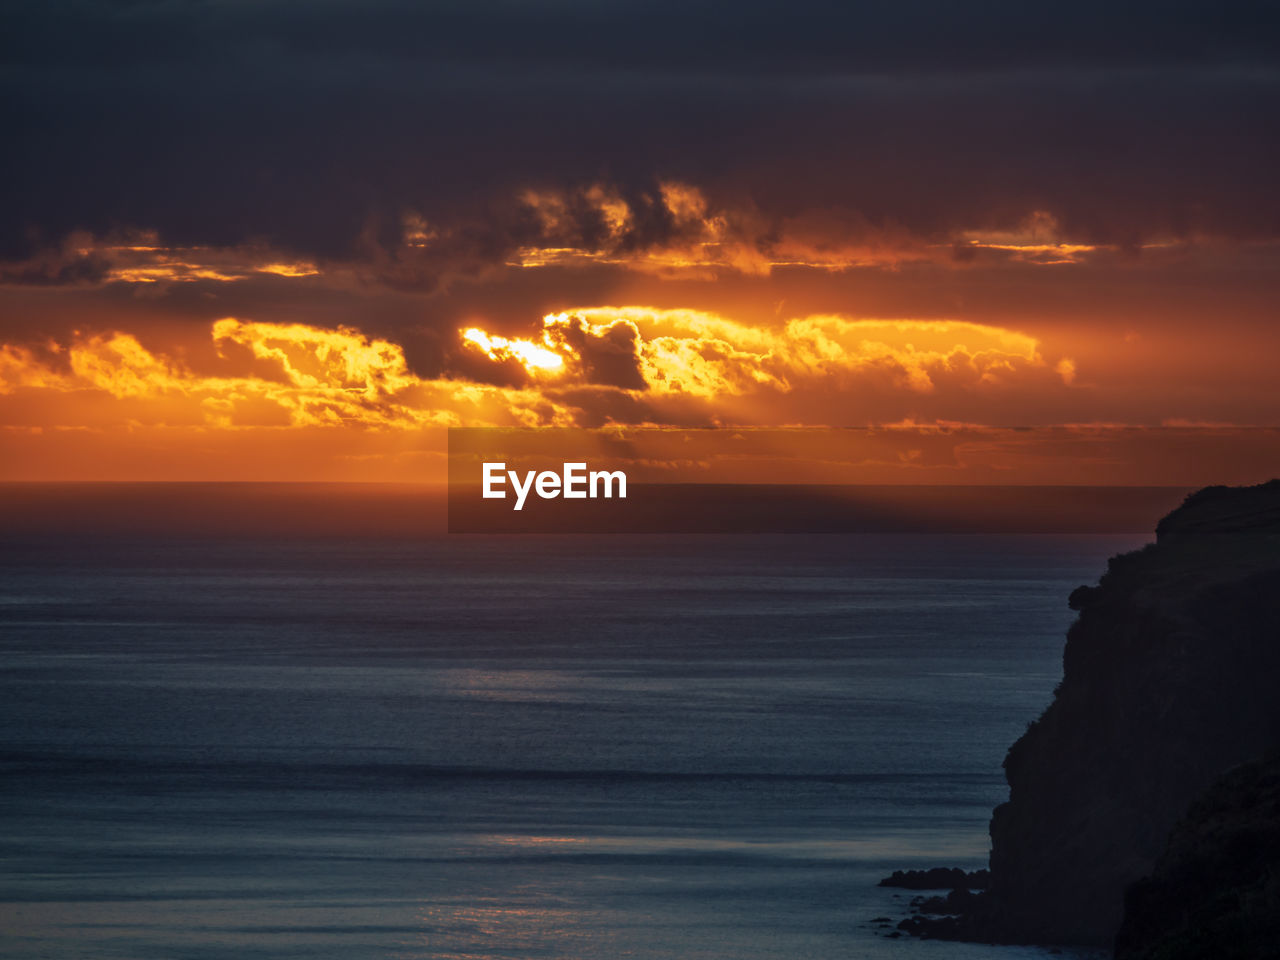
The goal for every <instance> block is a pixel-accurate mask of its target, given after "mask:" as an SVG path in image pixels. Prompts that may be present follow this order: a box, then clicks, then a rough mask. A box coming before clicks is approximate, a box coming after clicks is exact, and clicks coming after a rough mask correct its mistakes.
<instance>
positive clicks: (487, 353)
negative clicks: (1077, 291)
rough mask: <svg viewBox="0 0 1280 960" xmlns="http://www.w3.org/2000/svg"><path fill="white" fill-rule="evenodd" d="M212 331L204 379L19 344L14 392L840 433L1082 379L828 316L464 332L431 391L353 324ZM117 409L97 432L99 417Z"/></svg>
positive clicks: (913, 332)
mask: <svg viewBox="0 0 1280 960" xmlns="http://www.w3.org/2000/svg"><path fill="white" fill-rule="evenodd" d="M209 332H210V337H211V341H212V344H213V346H214V347H215V348H216V356H215V357H214V359H213V360H212V361H210V362H209V363H208V364H206V366H207V369H206V368H203V367H202V368H201V369H199V370H197V369H195V368H193V367H192V366H191V364H190V362H189V361H187V360H185V359H184V353H185V352H184V351H181V350H175V351H172V352H168V353H166V352H163V351H161V350H158V349H155V348H149V347H147V346H145V345H144V344H143V342H142V341H140V340H139V339H138V338H137V337H136V336H135V335H133V334H129V333H124V332H118V331H117V332H114V333H98V334H91V335H87V334H81V335H79V336H76V337H74V338H73V339H72V340H71V341H70V342H69V343H66V344H58V343H51V344H49V345H47V346H46V347H45V348H43V349H40V350H37V349H35V348H33V347H30V346H23V345H19V344H10V345H7V346H4V347H3V352H0V392H3V393H4V394H7V395H10V396H17V395H19V394H21V395H23V396H25V397H26V398H27V399H28V400H30V399H31V398H32V396H33V395H38V394H42V393H43V394H49V393H52V394H60V395H62V396H63V399H62V400H61V401H59V403H58V404H57V408H58V409H59V411H60V413H59V416H62V417H67V416H74V413H73V411H72V410H70V409H69V408H68V404H67V401H66V398H68V397H74V398H78V399H79V401H80V402H79V406H81V407H87V406H91V405H93V404H95V403H99V402H100V401H99V400H98V399H96V398H99V397H104V396H105V397H107V398H111V399H112V400H114V401H117V402H118V403H119V409H118V412H119V416H120V418H121V421H122V422H123V421H125V420H129V419H143V420H146V421H147V422H181V423H204V424H206V425H208V426H211V427H221V428H236V427H247V426H253V425H265V424H281V423H289V424H293V425H295V426H335V427H356V428H375V429H417V428H421V427H423V426H426V425H437V426H439V425H464V424H465V425H514V424H524V425H569V424H597V423H602V422H610V421H613V422H622V423H637V422H639V423H659V424H661V423H668V424H691V423H715V422H738V423H748V424H751V423H771V424H779V423H789V422H803V423H826V422H828V419H827V417H828V416H829V413H830V410H829V409H827V407H829V404H830V400H831V398H832V397H834V396H840V395H846V396H848V397H850V398H860V399H862V400H866V399H867V398H869V397H872V396H878V397H879V398H880V400H879V403H878V405H873V406H868V407H867V413H866V416H864V417H863V418H862V420H863V422H873V421H875V420H876V419H877V418H878V417H879V415H880V413H881V412H888V413H892V414H893V416H894V417H900V416H902V415H905V414H907V413H911V412H913V411H918V410H919V409H921V408H923V407H925V406H929V405H930V404H932V405H933V406H934V407H936V410H937V415H938V416H942V415H943V414H944V413H945V410H946V408H948V407H949V406H951V405H953V403H954V397H955V396H956V395H957V394H959V393H971V394H977V395H981V394H983V393H995V394H998V395H1000V396H1005V395H1007V393H1008V391H1009V390H1011V389H1012V390H1014V391H1019V390H1021V391H1032V392H1035V391H1039V392H1045V391H1061V390H1063V389H1066V387H1065V382H1066V381H1068V380H1069V379H1070V375H1069V373H1070V369H1069V368H1068V367H1064V366H1062V363H1063V361H1060V362H1059V365H1058V367H1057V370H1056V372H1055V369H1054V368H1051V367H1050V365H1049V364H1048V362H1047V361H1046V360H1045V359H1044V358H1043V356H1042V354H1041V349H1040V346H1039V344H1038V343H1037V341H1036V340H1035V339H1033V338H1031V337H1028V336H1026V335H1023V334H1020V333H1017V332H1015V331H1011V330H1006V329H1002V328H996V327H988V326H983V325H980V324H973V323H963V322H954V321H910V320H868V319H848V318H843V317H838V316H829V315H818V316H810V317H804V318H797V319H792V320H788V321H786V322H785V323H783V324H781V325H778V326H754V325H751V324H747V323H743V322H739V321H736V320H733V319H731V318H728V317H723V316H720V315H718V314H714V313H709V312H705V311H695V310H659V309H654V308H648V307H616V308H615V307H592V308H584V309H580V310H574V311H566V312H563V313H556V314H549V315H547V316H546V317H545V318H544V319H543V322H542V332H541V335H540V337H537V338H527V339H522V338H509V337H501V336H497V335H491V334H488V333H486V332H485V331H483V330H481V329H479V328H477V327H470V328H466V329H464V330H462V331H458V332H457V334H456V335H457V345H456V347H455V348H454V352H453V357H454V358H455V360H456V362H455V361H446V367H445V369H444V371H443V372H442V373H441V375H439V376H436V377H429V378H428V377H421V376H419V375H417V374H415V373H413V372H412V371H411V370H410V368H409V365H408V363H407V361H406V359H405V354H404V349H403V347H402V346H401V345H400V344H398V343H396V342H393V341H391V340H389V339H384V338H380V337H371V336H368V335H366V334H364V333H362V332H361V331H358V330H355V329H353V328H349V327H337V328H336V329H327V328H321V327H316V326H311V325H308V324H302V323H268V322H255V321H248V320H241V319H237V318H234V317H226V318H223V319H220V320H217V321H216V322H214V323H213V324H212V325H211V327H210V331H209ZM486 368H492V369H493V371H494V373H495V376H494V377H493V378H492V380H493V381H494V382H489V380H487V379H486V377H485V373H486ZM513 372H514V373H515V378H514V379H512V375H513ZM935 398H937V402H936V403H934V402H933V401H934V399H935ZM37 406H38V404H37ZM73 406H74V405H73ZM104 409H105V408H104ZM104 409H98V410H95V411H94V413H93V415H92V416H91V417H88V419H89V420H90V421H92V422H94V423H99V422H101V420H102V417H103V416H104ZM27 422H28V423H29V425H41V424H42V421H41V420H40V419H39V418H38V417H36V419H34V420H29V421H27ZM78 423H79V421H76V420H74V419H71V420H66V419H64V420H59V421H56V422H55V424H54V425H64V426H67V425H73V426H74V425H77V424H78Z"/></svg>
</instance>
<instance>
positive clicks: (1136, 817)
mask: <svg viewBox="0 0 1280 960" xmlns="http://www.w3.org/2000/svg"><path fill="white" fill-rule="evenodd" d="M1069 603H1070V606H1071V607H1072V608H1073V609H1075V610H1077V611H1078V612H1079V616H1078V618H1077V619H1076V621H1075V623H1074V624H1073V625H1072V626H1071V628H1070V630H1069V631H1068V633H1067V643H1066V648H1065V651H1064V654H1063V680H1062V682H1061V684H1060V685H1059V686H1058V688H1057V690H1056V692H1055V695H1054V699H1053V702H1052V703H1051V704H1050V705H1049V707H1048V709H1047V710H1045V712H1044V714H1043V715H1042V716H1041V717H1040V718H1039V719H1038V720H1036V721H1035V722H1034V723H1032V724H1031V725H1030V726H1029V727H1028V729H1027V732H1026V733H1025V734H1023V736H1022V737H1020V738H1019V739H1018V740H1017V742H1015V743H1014V744H1013V746H1012V747H1011V748H1010V749H1009V752H1008V755H1007V756H1006V758H1005V762H1004V767H1005V774H1006V777H1007V779H1008V782H1009V800H1008V802H1006V803H1004V804H1001V805H1000V806H999V807H997V808H996V810H995V812H994V814H993V816H992V820H991V858H990V877H989V882H988V883H987V884H986V887H987V888H986V890H985V891H983V892H975V893H970V892H969V890H968V889H967V886H969V885H966V889H965V893H964V894H960V895H956V896H951V897H934V898H930V899H929V900H928V901H921V902H919V903H918V904H917V909H918V911H919V912H918V913H917V914H916V915H915V916H912V917H910V918H908V919H907V920H904V921H903V923H902V924H901V928H902V929H904V930H907V931H908V932H911V933H916V934H918V935H921V936H929V937H939V938H946V939H959V940H974V941H982V942H991V943H1038V944H1063V945H1065V944H1097V945H1111V944H1113V943H1114V944H1115V946H1116V949H1117V956H1118V957H1121V958H1123V960H1155V958H1157V957H1159V958H1161V960H1200V958H1205V960H1207V958H1209V957H1241V958H1243V957H1263V956H1270V957H1274V956H1280V753H1278V751H1280V480H1272V481H1271V482H1269V483H1265V484H1261V485H1258V486H1254V487H1243V488H1239V487H1237V488H1229V487H1209V488H1206V489H1204V490H1200V491H1199V492H1197V493H1193V494H1191V495H1190V496H1188V497H1187V499H1186V501H1185V502H1184V503H1183V505H1182V506H1181V507H1179V508H1178V509H1176V510H1174V511H1173V512H1172V513H1170V514H1169V515H1168V516H1166V517H1165V518H1164V519H1163V520H1161V521H1160V523H1159V525H1158V526H1157V528H1156V542H1155V543H1154V544H1149V545H1148V546H1146V547H1144V548H1142V549H1141V550H1137V551H1134V552H1132V553H1127V554H1123V555H1121V556H1117V557H1113V558H1112V559H1111V560H1110V561H1109V563H1108V565H1107V570H1106V573H1105V574H1104V575H1103V576H1102V578H1101V580H1100V581H1099V582H1098V584H1097V586H1092V587H1080V588H1079V589H1077V590H1075V591H1074V592H1073V593H1072V594H1071V597H1070V600H1069ZM1117 935H1119V936H1118V937H1117ZM1264 944H1267V945H1269V946H1268V947H1267V948H1266V949H1263V947H1262V945H1264ZM1267 950H1270V952H1266V951H1267ZM1259 951H1262V952H1259Z"/></svg>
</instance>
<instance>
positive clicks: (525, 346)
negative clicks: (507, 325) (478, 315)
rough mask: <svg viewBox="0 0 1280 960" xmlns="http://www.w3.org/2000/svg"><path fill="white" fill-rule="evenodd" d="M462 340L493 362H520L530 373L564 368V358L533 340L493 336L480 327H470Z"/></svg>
mask: <svg viewBox="0 0 1280 960" xmlns="http://www.w3.org/2000/svg"><path fill="white" fill-rule="evenodd" d="M462 340H463V342H464V343H466V344H467V345H468V346H470V347H473V348H475V349H477V350H479V351H480V352H481V353H483V354H484V355H485V356H487V357H489V358H490V359H491V360H499V361H501V360H508V359H511V358H514V359H516V360H519V361H520V363H521V364H522V365H523V366H524V368H525V369H526V370H528V371H529V372H530V373H539V372H543V373H545V372H557V371H559V370H561V369H562V368H563V367H564V357H562V356H560V354H558V353H556V352H555V351H554V350H551V349H549V348H548V347H546V346H541V345H539V344H536V343H534V342H533V341H532V340H519V339H516V340H508V339H507V338H506V337H497V336H491V335H489V334H487V333H485V332H484V331H483V330H481V329H480V328H479V327H469V328H467V329H466V330H464V331H463V332H462Z"/></svg>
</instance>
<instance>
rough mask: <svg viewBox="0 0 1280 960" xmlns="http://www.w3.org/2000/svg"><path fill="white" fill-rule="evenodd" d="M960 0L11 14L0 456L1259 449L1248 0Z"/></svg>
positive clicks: (1016, 478)
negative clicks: (693, 433)
mask: <svg viewBox="0 0 1280 960" xmlns="http://www.w3.org/2000/svg"><path fill="white" fill-rule="evenodd" d="M980 11H981V12H980V13H979V12H975V10H974V9H973V8H971V7H969V6H967V5H961V4H954V3H944V2H906V3H895V4H876V5H850V4H845V3H831V2H821V3H820V2H809V0H799V2H795V3H791V4H788V5H787V7H786V13H785V15H781V14H779V12H778V10H777V8H776V6H774V5H770V6H769V7H765V6H758V5H756V4H753V3H750V2H745V3H740V4H735V5H732V6H726V5H723V4H705V3H696V2H694V3H689V2H681V3H666V2H662V0H658V2H654V0H649V2H644V3H627V2H622V3H612V4H587V3H583V2H580V0H560V2H544V3H539V4H529V3H516V2H466V3H457V4H453V3H437V4H416V3H407V2H386V0H369V2H362V3H340V2H319V3H313V4H296V3H286V2H282V0H267V2H262V3H241V2H225V0H209V2H203V3H191V4H186V3H183V4H180V3H171V2H121V3H101V2H99V3H87V2H78V3H77V2H67V3H64V2H45V3H11V4H7V5H6V6H5V8H4V13H3V14H0V20H2V22H0V46H2V48H3V58H4V70H3V73H2V74H0V85H2V86H3V97H0V122H2V123H3V128H4V130H5V131H6V133H5V140H6V147H5V149H4V150H3V151H0V171H2V173H3V177H2V182H3V183H4V187H3V191H4V207H3V209H4V216H3V217H2V218H0V479H5V480H17V479H31V480H97V479H109V480H126V479H127V480H146V479H164V480H206V479H207V480H216V479H231V480H395V481H405V480H424V481H438V480H441V479H443V477H444V465H443V458H444V452H445V430H446V428H447V427H449V426H469V427H473V426H490V425H492V426H562V427H563V426H573V427H605V426H611V425H623V426H626V425H647V426H659V427H724V428H732V429H734V430H742V429H747V428H751V427H770V428H778V427H788V428H816V427H842V428H857V431H858V433H857V434H856V435H857V436H859V437H865V445H864V446H859V444H862V443H863V442H864V441H862V440H859V441H858V443H854V444H849V443H847V442H846V443H844V445H842V447H841V457H840V460H839V463H840V467H839V469H838V470H835V471H832V470H828V471H825V472H823V471H817V472H810V473H807V474H805V477H806V478H807V479H814V478H818V479H823V480H843V481H845V482H855V483H856V482H873V483H895V482H901V483H934V482H946V483H970V482H1013V483H1019V482H1026V483H1074V482H1080V483H1108V482H1113V483H1123V484H1161V483H1168V484H1174V485H1178V484H1187V485H1191V484H1198V483H1209V482H1236V483H1240V482H1256V481H1259V480H1263V479H1267V478H1268V477H1269V476H1271V475H1274V474H1276V473H1280V432H1278V431H1277V430H1276V429H1274V428H1276V427H1280V373H1278V372H1277V366H1278V361H1280V177H1277V174H1276V171H1277V170H1280V125H1278V124H1277V123H1276V118H1277V117H1280V41H1278V40H1277V37H1278V36H1280V33H1278V32H1277V30H1276V23H1275V22H1274V14H1273V13H1269V12H1268V11H1267V9H1266V7H1265V5H1262V4H1230V3H1228V4H1216V5H1213V6H1212V7H1211V8H1210V7H1209V6H1208V5H1205V4H1200V5H1188V4H1169V3H1160V4H1155V3H1151V4H1136V5H1127V6H1126V7H1125V8H1124V10H1123V11H1117V9H1116V8H1115V7H1114V5H1110V4H1101V3H1083V4H1075V5H1071V6H1070V8H1061V7H1045V6H1043V5H1028V4H1015V3H1003V2H1001V3H988V4H983V5H982V6H981V7H980ZM1026 428H1031V429H1026ZM842 435H843V436H846V437H847V436H850V435H852V434H849V433H847V432H846V433H845V434H842ZM806 457H807V458H808V459H812V456H811V455H809V454H806ZM725 476H727V474H725V473H724V472H723V471H720V472H717V473H716V477H717V478H720V479H723V478H724V477H725ZM780 476H785V471H784V472H783V474H781V475H772V476H765V475H763V474H762V475H760V476H756V475H754V474H753V475H752V477H751V478H752V479H778V478H779V477H780Z"/></svg>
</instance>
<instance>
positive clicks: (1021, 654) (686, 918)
mask: <svg viewBox="0 0 1280 960" xmlns="http://www.w3.org/2000/svg"><path fill="white" fill-rule="evenodd" d="M1146 539H1148V538H1146V537H1143V536H1140V535H1002V536H988V535H977V534H970V535H931V534H879V535H870V534H847V535H846V534H840V535H825V536H824V535H806V536H800V535H784V534H775V535H710V534H708V535H679V534H672V535H666V534H654V535H643V534H641V535H625V536H600V535H594V536H593V535H529V536H501V535H491V536H484V535H474V536H460V535H453V536H450V535H447V534H435V535H431V536H422V537H416V536H415V537H395V536H381V535H380V536H369V537H361V536H344V537H340V538H333V539H320V540H317V539H315V538H310V539H308V538H295V537H270V538H259V539H255V538H254V537H252V536H248V535H240V534H237V535H235V536H219V535H218V534H217V532H216V531H206V532H202V533H200V534H199V535H190V536H183V537H168V538H166V537H155V536H139V537H128V536H119V537H111V538H103V537H98V538H88V539H83V538H77V537H75V536H73V535H69V534H67V533H65V532H64V533H62V534H59V535H57V536H50V537H47V538H34V539H33V538H27V539H26V540H24V541H23V542H22V543H21V544H15V543H9V544H7V545H6V546H5V548H4V550H3V551H2V552H0V776H2V780H0V784H2V785H0V955H3V956H4V957H6V958H10V960H25V958H58V960H66V958H82V957H83V958H99V957H101V958H130V960H152V958H155V960H161V958H163V960H174V958H184V960H185V958H190V960H206V958H207V960H215V958H216V960H223V958H237V960H254V958H268V957H270V958H293V957H297V958H335V960H349V958H350V960H361V958H368V960H393V958H395V960H410V958H457V960H461V958H466V960H525V958H530V960H531V958H558V960H559V958H562V960H612V958H632V960H650V958H653V960H656V958H673V960H675V958H680V960H836V958H839V960H847V958H873V960H921V958H953V957H954V958H958V960H965V958H996V960H1019V958H1030V957H1045V956H1048V955H1050V954H1049V950H1048V949H1047V948H1042V947H993V946H984V945H970V944H956V943H943V942H937V941H926V940H917V939H912V938H909V937H906V936H905V935H902V936H897V937H895V936H894V934H895V933H896V930H895V925H896V923H897V922H898V920H900V919H901V918H902V917H904V916H906V915H908V913H909V910H910V907H909V901H910V899H911V898H912V897H913V896H914V895H915V894H913V893H912V892H911V891H903V890H894V889H891V888H884V887H880V886H878V885H877V882H878V881H879V879H880V878H882V877H884V876H886V875H887V874H889V873H891V872H892V871H893V870H897V869H913V868H915V869H920V868H928V867H933V866H958V867H963V868H966V869H974V868H978V867H982V866H985V864H986V859H987V853H988V835H987V827H988V821H989V818H990V816H991V810H992V808H993V807H994V806H995V805H996V804H998V803H1000V802H1002V801H1003V800H1004V799H1005V798H1006V797H1007V792H1008V791H1007V786H1006V784H1005V781H1004V777H1003V773H1002V769H1001V761H1002V759H1003V757H1004V754H1005V751H1006V750H1007V748H1008V746H1009V745H1010V744H1011V743H1012V742H1013V741H1014V740H1015V739H1016V738H1017V737H1018V736H1019V735H1020V734H1021V733H1022V731H1023V730H1024V729H1025V728H1026V726H1027V724H1028V723H1029V722H1030V721H1032V720H1034V719H1035V718H1036V717H1037V716H1038V715H1039V714H1040V712H1041V711H1042V710H1043V709H1044V708H1045V706H1046V705H1047V704H1048V703H1049V701H1050V700H1051V698H1052V695H1053V689H1054V686H1055V684H1056V683H1057V682H1058V681H1059V679H1060V677H1061V667H1062V647H1063V642H1064V635H1065V631H1066V629H1067V626H1068V625H1069V623H1070V621H1071V618H1072V616H1073V614H1072V613H1071V611H1070V610H1068V608H1067V605H1066V598H1067V595H1068V594H1069V593H1070V591H1071V590H1072V589H1073V588H1074V587H1076V586H1078V585H1079V584H1082V583H1092V582H1095V581H1096V580H1097V578H1098V576H1099V574H1100V573H1101V572H1102V570H1103V569H1104V567H1105V563H1106V559H1107V557H1108V556H1110V555H1112V554H1115V553H1119V552H1123V551H1126V550H1129V549H1133V548H1135V547H1137V546H1139V545H1140V544H1141V543H1142V542H1144V541H1145V540H1146ZM1058 955H1066V956H1085V955H1086V954H1081V953H1073V952H1072V951H1071V950H1063V951H1062V952H1061V953H1060V954H1058Z"/></svg>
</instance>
